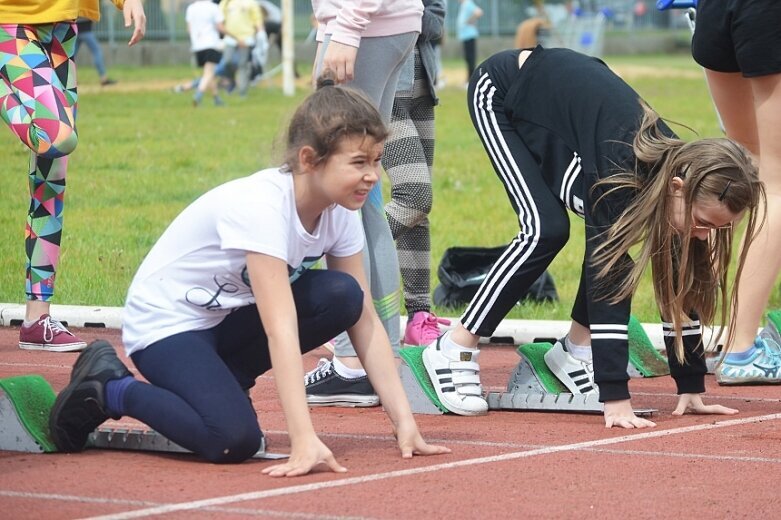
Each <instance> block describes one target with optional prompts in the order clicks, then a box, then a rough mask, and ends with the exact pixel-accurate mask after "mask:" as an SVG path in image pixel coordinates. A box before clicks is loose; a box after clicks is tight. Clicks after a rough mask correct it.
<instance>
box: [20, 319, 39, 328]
mask: <svg viewBox="0 0 781 520" xmlns="http://www.w3.org/2000/svg"><path fill="white" fill-rule="evenodd" d="M37 322H38V320H29V321H28V320H24V321H23V322H22V325H24V326H25V327H32V326H33V325H35V324H36V323H37Z"/></svg>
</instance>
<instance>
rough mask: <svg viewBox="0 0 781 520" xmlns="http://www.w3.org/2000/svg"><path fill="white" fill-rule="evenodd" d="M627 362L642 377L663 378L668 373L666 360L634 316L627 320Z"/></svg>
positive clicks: (668, 368)
mask: <svg viewBox="0 0 781 520" xmlns="http://www.w3.org/2000/svg"><path fill="white" fill-rule="evenodd" d="M627 332H628V334H629V362H630V363H632V366H634V367H635V368H636V369H637V370H638V372H640V373H641V374H643V377H658V376H665V375H667V374H669V373H670V367H669V366H668V365H667V360H666V359H665V358H664V356H662V355H661V354H660V353H659V351H658V350H656V349H655V348H654V346H653V344H652V343H651V340H650V339H649V338H648V335H647V334H646V333H645V329H643V326H642V324H640V322H639V321H638V320H637V318H635V317H634V316H630V318H629V327H628V330H627Z"/></svg>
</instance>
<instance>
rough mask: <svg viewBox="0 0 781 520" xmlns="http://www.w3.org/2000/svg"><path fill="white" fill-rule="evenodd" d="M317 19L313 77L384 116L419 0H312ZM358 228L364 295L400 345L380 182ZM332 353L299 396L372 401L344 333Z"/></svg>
mask: <svg viewBox="0 0 781 520" xmlns="http://www.w3.org/2000/svg"><path fill="white" fill-rule="evenodd" d="M312 7H313V9H314V13H315V17H316V19H317V22H318V31H317V41H318V42H319V43H318V47H317V57H316V58H315V66H314V68H313V74H314V77H315V78H317V77H318V76H319V75H320V73H321V72H324V71H332V72H333V73H334V74H335V76H336V78H337V82H339V83H342V84H346V85H350V86H351V87H354V88H356V89H358V90H361V91H362V92H364V93H365V94H366V95H367V96H368V97H369V98H370V99H371V100H372V102H374V104H375V106H377V107H378V108H379V112H380V115H381V116H382V119H383V121H385V122H386V123H387V122H389V121H390V118H391V110H392V108H393V99H394V97H395V95H396V88H397V85H398V81H399V77H400V75H401V72H402V70H403V68H404V64H405V63H406V61H407V57H408V56H409V55H410V53H411V52H412V49H413V47H414V45H415V41H417V38H418V35H419V34H420V28H421V17H422V16H423V4H422V3H421V0H381V1H374V0H372V1H370V0H312ZM361 219H362V221H363V230H364V233H365V235H366V250H365V254H364V261H366V262H367V263H366V265H365V266H364V267H365V271H366V272H367V273H368V276H369V283H370V286H371V293H372V298H373V299H374V305H375V306H376V308H377V313H378V314H379V316H380V319H381V321H382V324H383V326H384V327H385V331H386V332H387V334H388V337H389V338H390V342H391V346H392V347H393V350H394V352H398V350H399V348H400V338H399V335H400V334H399V333H400V330H399V327H400V307H401V302H400V295H399V286H400V285H401V282H400V279H399V261H398V255H397V253H396V245H395V244H394V242H393V235H392V233H391V230H390V227H389V225H388V219H387V218H386V216H385V209H384V204H383V201H382V190H381V188H380V184H379V183H377V185H375V186H374V188H373V189H372V192H371V194H370V196H369V201H368V203H367V204H366V205H365V206H364V207H363V209H362V210H361ZM334 354H335V355H334V360H333V361H329V360H325V359H324V360H322V362H321V363H320V365H319V366H318V367H317V368H316V369H315V370H313V371H312V372H310V373H308V374H307V378H306V382H307V399H308V402H309V404H310V405H320V406H377V405H378V404H379V403H380V399H379V397H378V396H377V394H376V393H375V392H374V389H373V388H372V386H371V384H370V383H369V381H368V380H367V378H366V371H365V370H364V369H363V367H362V366H361V363H360V360H359V359H358V358H357V357H356V355H355V349H354V348H353V346H352V345H351V344H350V341H349V338H347V336H346V335H344V334H342V335H340V336H339V337H337V338H336V341H335V348H334Z"/></svg>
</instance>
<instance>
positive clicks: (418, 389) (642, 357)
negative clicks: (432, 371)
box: [399, 313, 781, 415]
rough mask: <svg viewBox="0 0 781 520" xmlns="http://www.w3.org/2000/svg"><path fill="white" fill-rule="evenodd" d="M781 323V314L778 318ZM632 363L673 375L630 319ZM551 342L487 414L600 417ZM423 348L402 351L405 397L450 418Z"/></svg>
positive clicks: (523, 365) (528, 351) (525, 351)
mask: <svg viewBox="0 0 781 520" xmlns="http://www.w3.org/2000/svg"><path fill="white" fill-rule="evenodd" d="M779 320H781V313H779ZM628 336H629V364H628V367H627V373H628V374H629V375H630V376H633V377H658V376H663V375H667V374H669V373H670V368H669V366H668V364H667V360H666V359H665V358H664V356H662V355H661V354H660V353H659V352H658V351H657V350H656V348H654V346H653V344H652V343H651V340H650V339H649V338H648V335H647V334H646V332H645V329H644V328H643V326H642V325H641V324H640V322H639V321H638V320H637V319H636V318H634V317H630V320H629V326H628ZM551 348H552V345H551V344H550V343H547V342H546V343H543V342H540V343H529V344H526V345H521V346H520V347H519V348H518V354H519V356H520V357H521V360H520V361H519V363H518V365H517V366H516V367H515V369H514V370H513V371H512V372H511V374H510V378H509V380H508V383H507V391H506V392H489V393H488V394H487V395H486V399H487V401H488V409H489V410H527V411H558V412H578V413H602V411H603V410H604V406H603V404H602V403H600V402H599V395H598V394H596V393H592V394H580V395H578V394H571V393H569V392H568V391H567V388H566V387H565V386H564V384H562V383H561V381H559V379H558V378H557V377H556V376H555V375H554V374H553V372H551V370H550V369H549V368H548V365H547V364H546V363H545V353H546V352H548V350H550V349H551ZM423 350H424V347H408V348H403V349H401V351H400V352H399V355H400V357H401V359H402V363H401V366H400V367H399V375H400V377H401V381H402V385H403V386H404V390H405V391H406V393H407V398H408V400H409V402H410V407H411V408H412V411H413V412H414V413H418V414H442V413H448V410H447V408H446V407H445V406H444V405H443V404H442V402H441V401H440V400H439V398H438V397H437V394H436V391H435V390H434V386H433V385H432V384H431V380H430V379H429V376H428V373H427V372H426V368H425V367H424V366H423V359H422V356H423ZM655 411H656V410H654V409H651V408H647V409H636V410H635V413H636V414H637V415H651V414H652V413H653V412H655Z"/></svg>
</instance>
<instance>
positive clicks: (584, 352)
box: [564, 336, 594, 363]
mask: <svg viewBox="0 0 781 520" xmlns="http://www.w3.org/2000/svg"><path fill="white" fill-rule="evenodd" d="M564 343H565V345H564V347H565V348H566V349H567V352H569V353H570V354H572V357H574V358H575V359H578V360H580V361H585V362H586V363H592V362H593V360H594V357H593V356H592V353H591V345H578V344H576V343H573V342H572V341H571V340H570V339H569V336H567V337H566V338H565V339H564Z"/></svg>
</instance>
